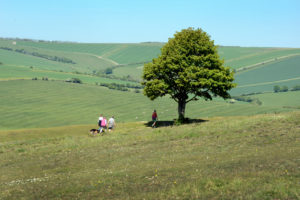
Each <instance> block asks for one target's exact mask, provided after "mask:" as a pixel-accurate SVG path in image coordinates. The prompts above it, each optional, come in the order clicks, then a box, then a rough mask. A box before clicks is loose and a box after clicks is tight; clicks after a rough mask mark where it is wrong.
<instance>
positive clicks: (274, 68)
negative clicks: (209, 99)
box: [232, 56, 300, 94]
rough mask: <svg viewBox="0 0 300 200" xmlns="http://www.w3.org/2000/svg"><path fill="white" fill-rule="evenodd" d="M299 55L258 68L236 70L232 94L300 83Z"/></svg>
mask: <svg viewBox="0 0 300 200" xmlns="http://www.w3.org/2000/svg"><path fill="white" fill-rule="evenodd" d="M299 63H300V56H294V57H291V58H289V59H283V60H281V61H277V62H275V63H270V64H265V65H262V66H260V67H258V68H254V69H250V70H245V71H242V72H238V73H237V74H236V76H235V82H236V83H238V86H237V88H235V89H233V91H232V93H233V94H242V93H244V94H245V93H251V92H264V91H273V87H274V85H280V86H282V85H286V86H288V87H290V88H291V87H293V86H295V85H300V67H299Z"/></svg>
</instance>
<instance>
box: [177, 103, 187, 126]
mask: <svg viewBox="0 0 300 200" xmlns="http://www.w3.org/2000/svg"><path fill="white" fill-rule="evenodd" d="M185 106H186V101H185V100H182V101H178V120H179V121H180V122H184V114H185Z"/></svg>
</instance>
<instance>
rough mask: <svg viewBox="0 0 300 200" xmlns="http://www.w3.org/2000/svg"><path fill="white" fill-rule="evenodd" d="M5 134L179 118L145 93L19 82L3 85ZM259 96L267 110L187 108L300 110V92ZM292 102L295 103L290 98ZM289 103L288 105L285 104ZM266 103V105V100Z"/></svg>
mask: <svg viewBox="0 0 300 200" xmlns="http://www.w3.org/2000/svg"><path fill="white" fill-rule="evenodd" d="M0 93H1V94H5V95H2V96H1V98H0V130H3V129H4V130H9V129H10V130H11V129H22V128H43V127H44V128H48V127H55V126H66V125H78V124H93V123H94V124H96V123H97V119H98V117H99V115H100V114H101V113H102V114H104V115H105V116H106V117H109V116H112V115H114V116H115V117H116V119H117V121H118V122H130V121H148V120H150V119H151V113H152V111H153V109H157V111H158V116H159V120H161V121H173V119H175V118H177V104H176V102H175V101H173V100H172V99H170V98H168V97H165V98H159V99H157V100H155V101H150V100H149V99H148V98H146V97H145V96H144V95H143V94H142V93H135V92H134V91H130V92H123V91H117V90H110V89H108V88H105V87H100V86H97V85H91V84H75V83H66V82H62V81H42V80H14V81H12V80H11V81H0ZM265 95H270V94H263V95H260V96H259V97H255V96H253V97H252V98H253V99H255V98H259V99H260V100H261V101H262V100H263V101H262V105H259V104H257V103H255V102H253V103H247V102H243V101H236V102H235V103H230V102H229V101H224V100H222V99H215V100H213V101H204V100H199V101H197V102H191V103H189V104H188V105H187V108H186V116H187V117H189V118H199V117H203V118H205V117H212V116H235V115H238V116H239V115H255V114H261V113H274V112H288V111H292V110H298V109H299V108H298V107H297V106H296V105H298V106H299V102H300V99H299V97H300V91H295V92H286V93H278V94H274V96H273V97H274V98H276V99H278V98H279V97H280V100H281V102H282V103H281V104H278V105H274V103H273V100H272V99H270V98H264V96H265ZM291 97H292V98H291ZM285 98H287V99H289V101H284V99H285ZM264 99H266V100H264Z"/></svg>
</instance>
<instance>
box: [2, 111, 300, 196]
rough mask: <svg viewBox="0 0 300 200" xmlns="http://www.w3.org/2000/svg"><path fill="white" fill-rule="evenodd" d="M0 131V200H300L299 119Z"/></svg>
mask: <svg viewBox="0 0 300 200" xmlns="http://www.w3.org/2000/svg"><path fill="white" fill-rule="evenodd" d="M205 119H206V120H207V121H206V122H203V123H198V124H197V123H196V124H189V125H184V126H180V127H165V128H158V129H151V128H147V127H145V125H144V124H143V123H126V124H118V127H117V129H116V130H115V131H114V132H112V133H108V134H105V135H104V136H97V137H89V136H88V130H89V128H90V127H92V126H91V125H82V126H66V127H60V128H51V129H29V130H13V131H0V141H1V146H0V163H1V165H0V171H1V172H2V173H1V174H0V183H1V184H0V191H1V193H0V198H1V199H21V198H22V199H83V198H84V199H299V198H300V191H299V187H298V185H299V174H300V168H299V165H300V160H299V154H300V140H299V133H300V129H299V126H300V121H299V119H300V113H299V112H294V113H285V114H271V115H259V116H252V117H241V116H238V117H226V118H205Z"/></svg>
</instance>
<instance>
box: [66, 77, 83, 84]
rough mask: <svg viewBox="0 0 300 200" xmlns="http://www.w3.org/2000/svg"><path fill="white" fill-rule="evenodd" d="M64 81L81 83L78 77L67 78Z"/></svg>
mask: <svg viewBox="0 0 300 200" xmlns="http://www.w3.org/2000/svg"><path fill="white" fill-rule="evenodd" d="M66 82H69V83H79V84H81V83H82V81H81V80H80V79H79V78H71V79H67V80H66Z"/></svg>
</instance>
